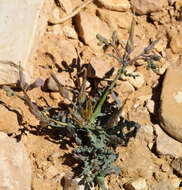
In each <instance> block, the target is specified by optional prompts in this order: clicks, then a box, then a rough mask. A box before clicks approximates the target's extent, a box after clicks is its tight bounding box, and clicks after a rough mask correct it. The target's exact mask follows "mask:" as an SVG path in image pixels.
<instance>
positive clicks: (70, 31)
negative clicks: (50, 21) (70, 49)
mask: <svg viewBox="0 0 182 190" xmlns="http://www.w3.org/2000/svg"><path fill="white" fill-rule="evenodd" d="M63 34H64V35H65V36H66V37H67V38H72V39H77V38H78V36H77V33H76V31H75V29H74V28H73V27H71V26H68V25H66V26H64V27H63Z"/></svg>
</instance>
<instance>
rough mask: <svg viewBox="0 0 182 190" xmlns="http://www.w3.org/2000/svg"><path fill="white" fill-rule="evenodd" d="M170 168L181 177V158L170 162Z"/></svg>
mask: <svg viewBox="0 0 182 190" xmlns="http://www.w3.org/2000/svg"><path fill="white" fill-rule="evenodd" d="M171 166H172V168H173V169H174V170H175V171H176V172H177V173H178V174H179V175H180V176H182V157H180V158H177V159H174V160H173V161H172V162H171Z"/></svg>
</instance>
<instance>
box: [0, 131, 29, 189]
mask: <svg viewBox="0 0 182 190" xmlns="http://www.w3.org/2000/svg"><path fill="white" fill-rule="evenodd" d="M0 144H1V146H0V171H1V172H0V189H6V190H25V189H26V190H30V188H31V164H30V160H29V158H28V156H27V153H26V150H25V147H24V145H23V144H22V143H17V142H16V140H15V139H11V138H10V137H8V136H7V135H6V134H5V133H2V132H0Z"/></svg>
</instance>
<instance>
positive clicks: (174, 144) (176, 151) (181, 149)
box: [154, 125, 182, 158]
mask: <svg viewBox="0 0 182 190" xmlns="http://www.w3.org/2000/svg"><path fill="white" fill-rule="evenodd" d="M154 127H155V132H156V134H157V140H156V149H157V152H158V154H162V155H171V156H174V157H176V158H178V157H180V156H181V155H182V144H181V143H180V142H178V141H176V140H174V139H173V138H171V137H169V136H168V135H167V134H166V133H165V132H164V131H163V130H162V129H161V128H160V126H159V125H154Z"/></svg>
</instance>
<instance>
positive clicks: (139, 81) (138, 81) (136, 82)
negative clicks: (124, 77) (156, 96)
mask: <svg viewBox="0 0 182 190" xmlns="http://www.w3.org/2000/svg"><path fill="white" fill-rule="evenodd" d="M133 75H135V76H136V77H135V78H134V77H128V82H129V83H130V84H132V85H133V86H134V87H135V88H136V89H138V88H140V87H142V85H143V84H144V82H145V80H144V76H143V74H142V73H140V72H139V71H135V72H133Z"/></svg>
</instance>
